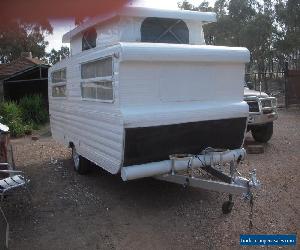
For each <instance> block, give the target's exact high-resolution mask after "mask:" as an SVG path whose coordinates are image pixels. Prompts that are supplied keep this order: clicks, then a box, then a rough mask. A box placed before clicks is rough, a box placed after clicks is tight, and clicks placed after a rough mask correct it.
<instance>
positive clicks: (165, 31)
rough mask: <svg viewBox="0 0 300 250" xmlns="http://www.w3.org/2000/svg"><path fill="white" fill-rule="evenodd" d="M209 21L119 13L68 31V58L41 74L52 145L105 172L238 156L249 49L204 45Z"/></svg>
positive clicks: (178, 14) (173, 14)
mask: <svg viewBox="0 0 300 250" xmlns="http://www.w3.org/2000/svg"><path fill="white" fill-rule="evenodd" d="M214 20H215V14H213V13H200V12H192V11H182V10H172V11H169V10H156V9H149V8H138V7H126V8H124V9H123V10H121V11H119V12H117V13H113V14H110V15H107V16H102V17H97V18H94V19H90V20H89V21H87V22H86V23H83V24H82V25H81V26H78V27H76V28H75V29H74V30H72V31H70V32H69V33H67V34H66V35H65V36H64V37H63V40H64V41H65V42H70V43H71V56H70V57H69V58H67V59H64V60H62V61H60V62H59V63H57V64H55V65H54V66H52V67H51V68H50V70H49V73H50V74H49V109H50V122H51V130H52V135H53V137H54V138H55V139H56V140H57V141H59V142H62V143H64V144H65V145H72V146H73V147H75V148H76V151H77V153H78V154H79V155H80V156H82V157H84V158H86V159H88V160H89V161H91V162H93V163H95V164H96V165H98V166H100V167H102V168H104V169H105V170H107V171H108V172H110V173H112V174H116V173H118V172H120V171H121V170H122V169H125V168H128V167H130V166H139V165H141V166H142V165H145V164H148V163H153V162H154V163H155V162H162V161H165V160H168V159H169V156H170V155H172V154H178V153H189V154H197V153H200V152H201V151H202V150H203V149H205V148H207V147H214V148H226V149H237V148H241V146H242V144H243V140H244V132H245V129H246V122H247V117H248V106H247V104H246V103H245V102H244V101H243V78H244V68H245V63H246V62H248V61H249V51H248V50H247V49H245V48H233V47H221V46H207V45H205V44H204V38H203V32H202V25H203V24H205V23H207V22H212V21H214ZM153 175H155V173H153Z"/></svg>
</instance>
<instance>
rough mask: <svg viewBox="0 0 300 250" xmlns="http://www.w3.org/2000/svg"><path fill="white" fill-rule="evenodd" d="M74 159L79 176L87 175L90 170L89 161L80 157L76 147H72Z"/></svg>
mask: <svg viewBox="0 0 300 250" xmlns="http://www.w3.org/2000/svg"><path fill="white" fill-rule="evenodd" d="M72 159H73V163H74V169H75V171H76V172H77V173H79V174H87V173H88V171H89V168H90V162H89V160H87V159H85V158H84V157H82V156H81V155H79V154H78V153H77V151H76V148H75V146H74V147H72Z"/></svg>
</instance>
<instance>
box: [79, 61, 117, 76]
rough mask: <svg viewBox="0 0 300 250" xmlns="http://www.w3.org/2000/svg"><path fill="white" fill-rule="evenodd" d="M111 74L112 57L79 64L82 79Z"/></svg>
mask: <svg viewBox="0 0 300 250" xmlns="http://www.w3.org/2000/svg"><path fill="white" fill-rule="evenodd" d="M111 75H112V58H111V57H107V58H103V59H100V60H96V61H92V62H88V63H84V64H82V65H81V77H82V79H88V78H95V77H106V76H111Z"/></svg>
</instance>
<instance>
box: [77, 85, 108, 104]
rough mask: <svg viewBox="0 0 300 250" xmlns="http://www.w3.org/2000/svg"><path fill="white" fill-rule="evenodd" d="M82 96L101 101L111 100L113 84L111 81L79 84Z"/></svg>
mask: <svg viewBox="0 0 300 250" xmlns="http://www.w3.org/2000/svg"><path fill="white" fill-rule="evenodd" d="M81 93H82V98H85V99H97V100H103V101H112V100H113V86H112V82H111V81H103V82H100V81H99V82H86V83H82V84H81Z"/></svg>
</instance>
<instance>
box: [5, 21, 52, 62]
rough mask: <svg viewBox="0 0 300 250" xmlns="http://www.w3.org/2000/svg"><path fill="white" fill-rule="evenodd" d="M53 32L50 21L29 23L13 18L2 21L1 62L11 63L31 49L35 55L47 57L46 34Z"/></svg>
mask: <svg viewBox="0 0 300 250" xmlns="http://www.w3.org/2000/svg"><path fill="white" fill-rule="evenodd" d="M51 33H52V27H51V25H50V23H49V22H48V21H43V22H40V23H28V22H24V21H22V20H11V21H9V23H5V24H1V23H0V63H9V62H11V61H13V60H15V59H17V58H19V57H20V56H21V53H22V52H25V51H30V52H32V55H33V56H34V57H38V58H40V59H42V58H44V57H45V54H46V52H45V48H46V46H47V45H48V42H47V41H45V35H46V34H51Z"/></svg>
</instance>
